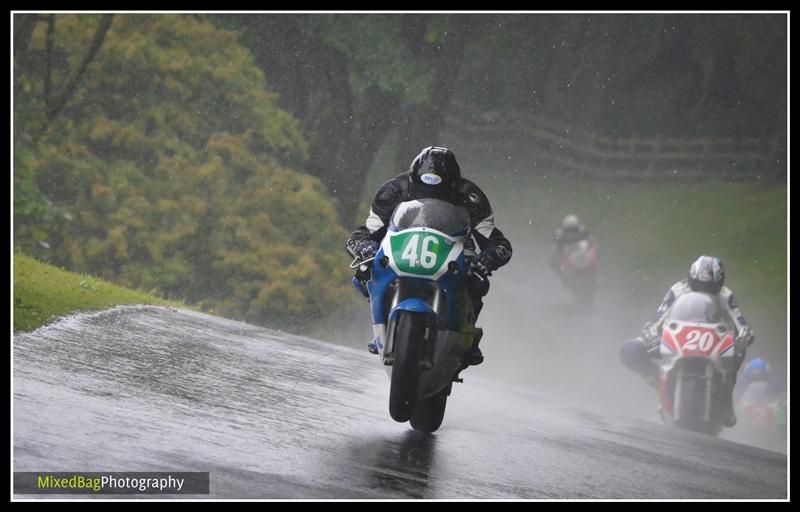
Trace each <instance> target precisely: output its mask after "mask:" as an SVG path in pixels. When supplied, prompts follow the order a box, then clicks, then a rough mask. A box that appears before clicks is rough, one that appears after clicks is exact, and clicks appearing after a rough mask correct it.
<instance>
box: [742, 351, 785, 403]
mask: <svg viewBox="0 0 800 512" xmlns="http://www.w3.org/2000/svg"><path fill="white" fill-rule="evenodd" d="M754 382H766V383H767V385H768V391H767V394H768V395H778V394H779V393H780V390H781V386H780V384H779V383H778V380H777V379H776V378H775V377H774V376H773V375H772V374H771V373H770V371H769V363H767V362H766V361H765V360H764V359H762V358H760V357H757V358H755V359H752V360H750V361H748V363H747V364H746V365H745V366H744V371H743V372H742V377H741V378H740V379H739V386H738V387H737V393H735V395H736V401H738V399H739V397H741V395H742V393H743V392H744V390H745V389H747V386H748V385H749V384H752V383H754Z"/></svg>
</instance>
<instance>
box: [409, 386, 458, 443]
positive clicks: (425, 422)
mask: <svg viewBox="0 0 800 512" xmlns="http://www.w3.org/2000/svg"><path fill="white" fill-rule="evenodd" d="M449 393H450V386H448V387H447V388H446V389H444V390H442V391H440V392H439V393H437V394H435V395H433V396H430V397H428V398H426V399H425V400H422V401H420V402H417V404H416V406H415V407H414V412H413V414H412V415H411V427H412V428H413V429H414V430H417V431H419V432H422V433H424V434H431V433H433V432H436V430H438V429H439V427H440V426H441V425H442V420H443V419H444V409H445V407H446V406H447V395H448V394H449Z"/></svg>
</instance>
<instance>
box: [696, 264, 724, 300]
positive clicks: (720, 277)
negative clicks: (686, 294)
mask: <svg viewBox="0 0 800 512" xmlns="http://www.w3.org/2000/svg"><path fill="white" fill-rule="evenodd" d="M724 282H725V269H724V268H723V267H722V261H721V260H720V259H719V258H716V257H713V256H700V257H699V258H697V259H696V260H695V262H694V263H692V266H691V267H690V268H689V288H691V289H692V290H693V291H695V292H706V293H714V294H716V293H719V291H720V290H721V289H722V283H724Z"/></svg>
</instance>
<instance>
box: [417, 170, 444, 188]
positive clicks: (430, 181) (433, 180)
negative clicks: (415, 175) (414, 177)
mask: <svg viewBox="0 0 800 512" xmlns="http://www.w3.org/2000/svg"><path fill="white" fill-rule="evenodd" d="M419 179H420V180H421V181H422V183H425V184H426V185H438V184H439V183H441V182H442V177H441V176H439V175H438V174H433V173H430V172H428V173H425V174H423V175H422V176H420V177H419Z"/></svg>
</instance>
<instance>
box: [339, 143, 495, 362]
mask: <svg viewBox="0 0 800 512" xmlns="http://www.w3.org/2000/svg"><path fill="white" fill-rule="evenodd" d="M423 198H436V199H441V200H443V201H447V202H449V203H451V204H454V205H456V206H463V207H465V208H466V209H467V211H468V212H469V216H470V224H471V228H472V231H471V237H470V239H469V240H468V241H467V243H466V244H465V250H464V253H465V256H466V257H467V262H468V265H469V271H468V274H469V275H470V278H469V280H468V290H469V293H470V296H471V298H472V301H473V304H474V309H475V311H474V312H475V319H476V320H477V318H478V314H479V313H480V310H481V308H482V307H483V301H482V297H483V296H484V295H486V293H487V292H488V291H489V281H488V277H489V276H490V275H491V274H492V272H494V271H495V270H497V269H498V268H500V267H502V266H503V265H505V264H506V263H508V261H509V260H510V259H511V242H509V241H508V239H507V238H506V237H505V236H504V235H503V233H502V232H501V231H500V230H499V229H497V227H495V225H494V214H493V212H492V208H491V206H490V205H489V200H488V198H487V197H486V195H485V194H484V193H483V191H482V190H481V189H480V188H479V187H478V186H477V185H475V184H474V183H473V182H471V181H470V180H468V179H466V178H462V177H461V169H460V167H459V165H458V162H456V157H455V154H454V153H453V152H452V151H450V150H449V149H447V148H443V147H436V146H430V147H427V148H425V149H423V150H422V151H421V152H420V153H419V154H418V155H417V156H416V157H415V158H414V160H413V161H412V162H411V166H410V167H409V170H408V172H406V173H403V174H400V175H398V176H395V177H394V178H392V179H391V180H389V181H387V182H386V183H384V184H383V185H382V186H381V187H380V188H379V189H378V191H377V192H376V193H375V196H374V197H373V199H372V205H371V208H370V211H369V216H368V217H367V220H366V222H365V223H364V225H363V226H361V227H359V228H358V229H357V230H356V231H354V232H353V234H352V235H351V236H350V239H349V240H348V241H347V247H346V248H347V251H348V253H350V255H351V256H352V257H354V258H356V259H357V261H365V260H368V259H370V258H372V257H374V256H375V253H377V252H378V249H379V248H380V241H381V240H382V239H383V237H384V236H385V235H386V230H387V229H388V226H389V221H390V218H391V216H392V213H394V209H395V208H396V207H397V205H398V204H400V203H401V202H404V201H411V200H415V199H423ZM473 240H474V241H473ZM476 242H477V246H478V247H477V248H478V249H479V250H480V252H478V253H477V254H476V253H475V251H476V248H475V243H476ZM363 267H364V268H366V270H362V269H361V268H359V269H358V270H357V271H356V275H355V277H354V278H353V282H354V284H356V285H357V287H358V288H360V290H361V292H362V293H363V294H364V295H365V296H369V294H368V293H367V288H366V282H367V281H368V280H369V279H370V274H371V269H370V268H369V266H368V265H364V266H363ZM478 332H482V331H480V330H479V331H478ZM479 336H480V334H479V335H478V338H477V339H478V341H479V340H480V337H479ZM368 348H369V351H370V352H372V353H373V354H377V353H378V348H377V346H376V345H375V341H374V340H373V341H371V342H370V343H369V344H368ZM465 362H466V363H467V364H469V365H478V364H480V363H482V362H483V354H482V352H481V350H480V348H478V346H477V344H476V345H475V348H474V349H473V350H472V351H470V352H469V353H467V355H466V361H465Z"/></svg>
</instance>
